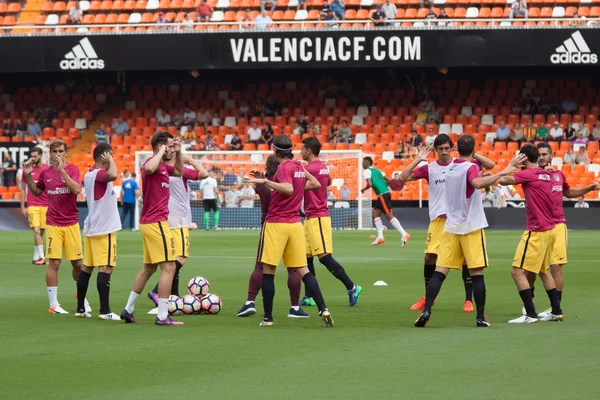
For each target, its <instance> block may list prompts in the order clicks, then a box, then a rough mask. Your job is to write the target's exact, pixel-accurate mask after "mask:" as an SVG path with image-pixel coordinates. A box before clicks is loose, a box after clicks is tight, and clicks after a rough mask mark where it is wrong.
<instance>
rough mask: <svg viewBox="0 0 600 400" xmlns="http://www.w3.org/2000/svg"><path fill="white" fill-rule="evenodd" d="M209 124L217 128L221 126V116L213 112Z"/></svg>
mask: <svg viewBox="0 0 600 400" xmlns="http://www.w3.org/2000/svg"><path fill="white" fill-rule="evenodd" d="M210 124H211V125H212V126H215V127H217V128H218V127H219V126H221V117H219V114H217V113H215V115H213V116H212V120H211V121H210Z"/></svg>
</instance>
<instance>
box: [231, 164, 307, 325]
mask: <svg viewBox="0 0 600 400" xmlns="http://www.w3.org/2000/svg"><path fill="white" fill-rule="evenodd" d="M266 164H267V165H266V170H267V171H266V173H265V178H266V179H268V180H273V177H274V176H275V174H276V173H277V165H278V164H277V160H276V159H275V156H274V155H272V154H271V155H270V156H269V158H267V163H266ZM254 190H255V191H256V193H258V197H259V199H260V211H261V213H260V227H261V232H260V237H261V240H260V241H259V246H258V250H257V252H256V263H255V264H254V270H253V271H252V275H250V281H249V282H248V297H247V298H246V304H244V305H243V306H242V308H240V311H238V313H237V315H236V317H248V316H250V315H254V314H256V308H255V306H254V301H255V300H256V296H257V295H258V292H259V290H260V286H261V284H262V276H263V270H262V264H261V262H260V260H259V258H258V256H259V254H260V244H261V243H262V231H263V228H264V225H265V218H266V217H267V212H268V210H269V203H270V202H271V189H269V188H268V187H266V186H265V185H256V186H255V187H254ZM287 271H288V289H289V291H290V301H291V307H290V312H289V313H288V318H309V317H310V315H308V314H307V313H306V312H305V311H304V310H303V309H302V308H300V304H299V300H300V290H301V289H302V281H301V280H300V275H298V274H297V273H296V271H295V270H294V269H293V268H288V270H287Z"/></svg>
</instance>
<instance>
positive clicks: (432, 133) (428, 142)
mask: <svg viewBox="0 0 600 400" xmlns="http://www.w3.org/2000/svg"><path fill="white" fill-rule="evenodd" d="M436 137H437V135H436V134H435V131H434V130H433V128H429V132H428V133H427V137H426V138H425V144H426V145H427V146H429V147H433V142H434V141H435V138H436Z"/></svg>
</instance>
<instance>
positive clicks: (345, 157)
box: [135, 150, 372, 229]
mask: <svg viewBox="0 0 600 400" xmlns="http://www.w3.org/2000/svg"><path fill="white" fill-rule="evenodd" d="M185 154H187V155H189V156H191V157H193V158H194V159H196V160H198V161H199V162H200V163H201V164H202V166H203V167H204V168H206V169H207V170H212V171H213V172H214V175H215V179H217V182H218V190H219V199H218V201H217V203H218V204H219V214H220V218H219V219H220V221H219V228H221V229H259V228H260V202H259V200H258V196H257V195H255V194H254V193H253V190H250V189H249V188H248V187H246V186H245V185H244V184H243V182H242V179H243V176H244V175H245V174H247V173H249V172H250V171H251V170H253V169H259V170H262V171H264V170H265V163H266V160H267V158H268V157H269V155H271V154H273V152H272V151H186V152H185ZM151 156H152V152H150V151H138V152H136V153H135V171H136V173H137V180H138V184H139V185H140V188H141V185H142V183H141V173H140V171H141V167H142V165H143V164H144V162H145V161H146V160H147V159H148V158H150V157H151ZM362 157H363V153H362V152H361V151H359V150H328V151H325V150H322V151H321V153H320V154H319V158H320V159H321V160H322V161H323V162H324V163H325V164H326V165H327V166H328V168H329V171H330V176H331V185H330V186H329V191H328V206H329V207H328V208H329V213H330V215H331V223H332V227H333V228H334V229H365V228H371V227H372V218H371V198H370V195H369V194H368V193H367V194H365V195H363V194H361V192H360V189H361V185H362V184H363V177H362V176H363V174H362ZM294 158H295V159H298V160H300V159H301V157H300V152H299V151H294ZM188 192H189V194H190V205H191V209H192V221H193V222H194V223H195V224H196V225H197V226H198V228H199V229H204V228H205V226H204V206H203V201H202V190H201V188H200V182H191V181H190V182H188ZM250 195H253V197H250ZM367 196H368V197H367ZM142 201H143V199H142ZM140 212H141V209H140V207H139V204H137V206H136V212H135V215H136V218H135V221H136V228H138V224H139V223H138V221H139V215H140ZM212 214H213V213H212V212H211V215H210V217H209V229H212V228H214V225H213V215H212Z"/></svg>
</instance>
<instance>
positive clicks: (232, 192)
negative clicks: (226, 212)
mask: <svg viewBox="0 0 600 400" xmlns="http://www.w3.org/2000/svg"><path fill="white" fill-rule="evenodd" d="M240 195H241V193H240V191H239V190H237V189H236V188H231V189H229V190H227V191H226V192H225V208H237V207H239V202H240Z"/></svg>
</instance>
